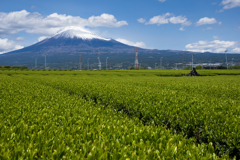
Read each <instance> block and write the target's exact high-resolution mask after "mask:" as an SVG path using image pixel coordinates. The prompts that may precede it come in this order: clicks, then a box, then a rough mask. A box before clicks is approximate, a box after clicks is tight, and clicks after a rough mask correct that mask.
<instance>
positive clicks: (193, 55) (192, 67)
mask: <svg viewBox="0 0 240 160" xmlns="http://www.w3.org/2000/svg"><path fill="white" fill-rule="evenodd" d="M193 56H194V54H192V70H193Z"/></svg>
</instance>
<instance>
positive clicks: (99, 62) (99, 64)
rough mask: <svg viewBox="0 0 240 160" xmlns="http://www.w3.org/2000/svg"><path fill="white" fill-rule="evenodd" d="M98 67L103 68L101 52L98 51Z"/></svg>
mask: <svg viewBox="0 0 240 160" xmlns="http://www.w3.org/2000/svg"><path fill="white" fill-rule="evenodd" d="M98 67H99V70H101V68H102V65H101V61H100V53H99V52H98Z"/></svg>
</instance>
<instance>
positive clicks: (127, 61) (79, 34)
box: [0, 27, 211, 68]
mask: <svg viewBox="0 0 240 160" xmlns="http://www.w3.org/2000/svg"><path fill="white" fill-rule="evenodd" d="M98 52H99V53H100V54H101V59H102V60H103V59H106V58H107V57H109V61H110V59H111V62H110V63H112V65H115V66H120V65H123V66H126V67H129V66H133V65H134V64H133V63H134V60H135V47H134V46H130V45H126V44H123V43H121V42H119V41H116V40H114V39H107V38H103V37H100V36H98V35H95V34H93V33H92V32H90V31H88V30H86V29H83V28H78V27H67V28H65V29H63V30H61V31H59V32H57V33H56V34H54V35H52V36H50V37H48V38H46V39H44V40H42V41H40V42H38V43H35V44H33V45H31V46H28V47H25V48H23V49H19V50H15V51H11V52H8V53H4V54H0V65H12V66H22V65H24V66H27V67H31V68H32V66H33V65H32V64H34V63H35V62H36V59H37V64H38V66H39V67H38V68H44V63H45V55H47V63H48V66H49V68H54V67H55V68H59V67H57V66H56V64H58V66H67V65H70V64H71V65H72V64H74V65H75V66H76V65H77V63H78V62H79V55H82V61H83V62H84V64H85V63H86V62H87V61H88V60H89V59H91V60H90V61H91V64H93V65H95V64H97V63H98V59H97V56H96V54H97V53H98ZM138 52H139V58H140V61H139V62H140V63H142V65H143V66H144V65H145V66H149V65H152V64H155V63H156V62H158V61H159V59H160V57H164V60H165V62H164V63H168V65H171V64H173V65H174V63H175V62H176V61H179V59H180V60H181V59H182V57H181V54H186V56H184V57H185V60H190V59H191V54H192V52H188V51H174V50H157V49H143V48H138ZM206 54H208V55H209V56H211V55H210V54H209V53H204V55H206ZM187 55H189V56H187ZM199 55H203V54H199ZM209 56H207V57H209ZM85 65H86V64H85ZM62 68H64V67H62ZM72 68H74V67H72ZM75 68H76V67H75ZM85 68H86V66H85Z"/></svg>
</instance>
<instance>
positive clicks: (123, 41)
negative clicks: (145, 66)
mask: <svg viewBox="0 0 240 160" xmlns="http://www.w3.org/2000/svg"><path fill="white" fill-rule="evenodd" d="M116 41H119V42H121V43H124V44H127V45H130V46H135V47H140V48H146V44H145V43H144V42H136V43H134V42H131V41H128V40H126V39H122V38H118V39H116Z"/></svg>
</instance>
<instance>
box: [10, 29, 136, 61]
mask: <svg viewBox="0 0 240 160" xmlns="http://www.w3.org/2000/svg"><path fill="white" fill-rule="evenodd" d="M98 51H99V52H101V53H134V47H133V46H129V45H126V44H123V43H120V42H118V41H116V40H114V39H106V38H102V37H100V36H98V35H95V34H93V33H91V32H90V31H88V30H86V29H83V28H77V27H67V28H65V29H63V30H61V31H60V32H58V33H56V34H55V35H53V36H51V37H49V38H46V39H44V40H42V41H41V42H38V43H36V44H33V45H31V46H29V47H25V48H23V49H20V50H16V51H12V52H9V53H7V54H16V53H17V54H29V55H34V56H36V54H38V55H39V54H40V55H45V54H48V55H56V54H61V53H67V54H69V53H71V54H75V53H77V54H79V53H83V54H84V53H93V52H98Z"/></svg>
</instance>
